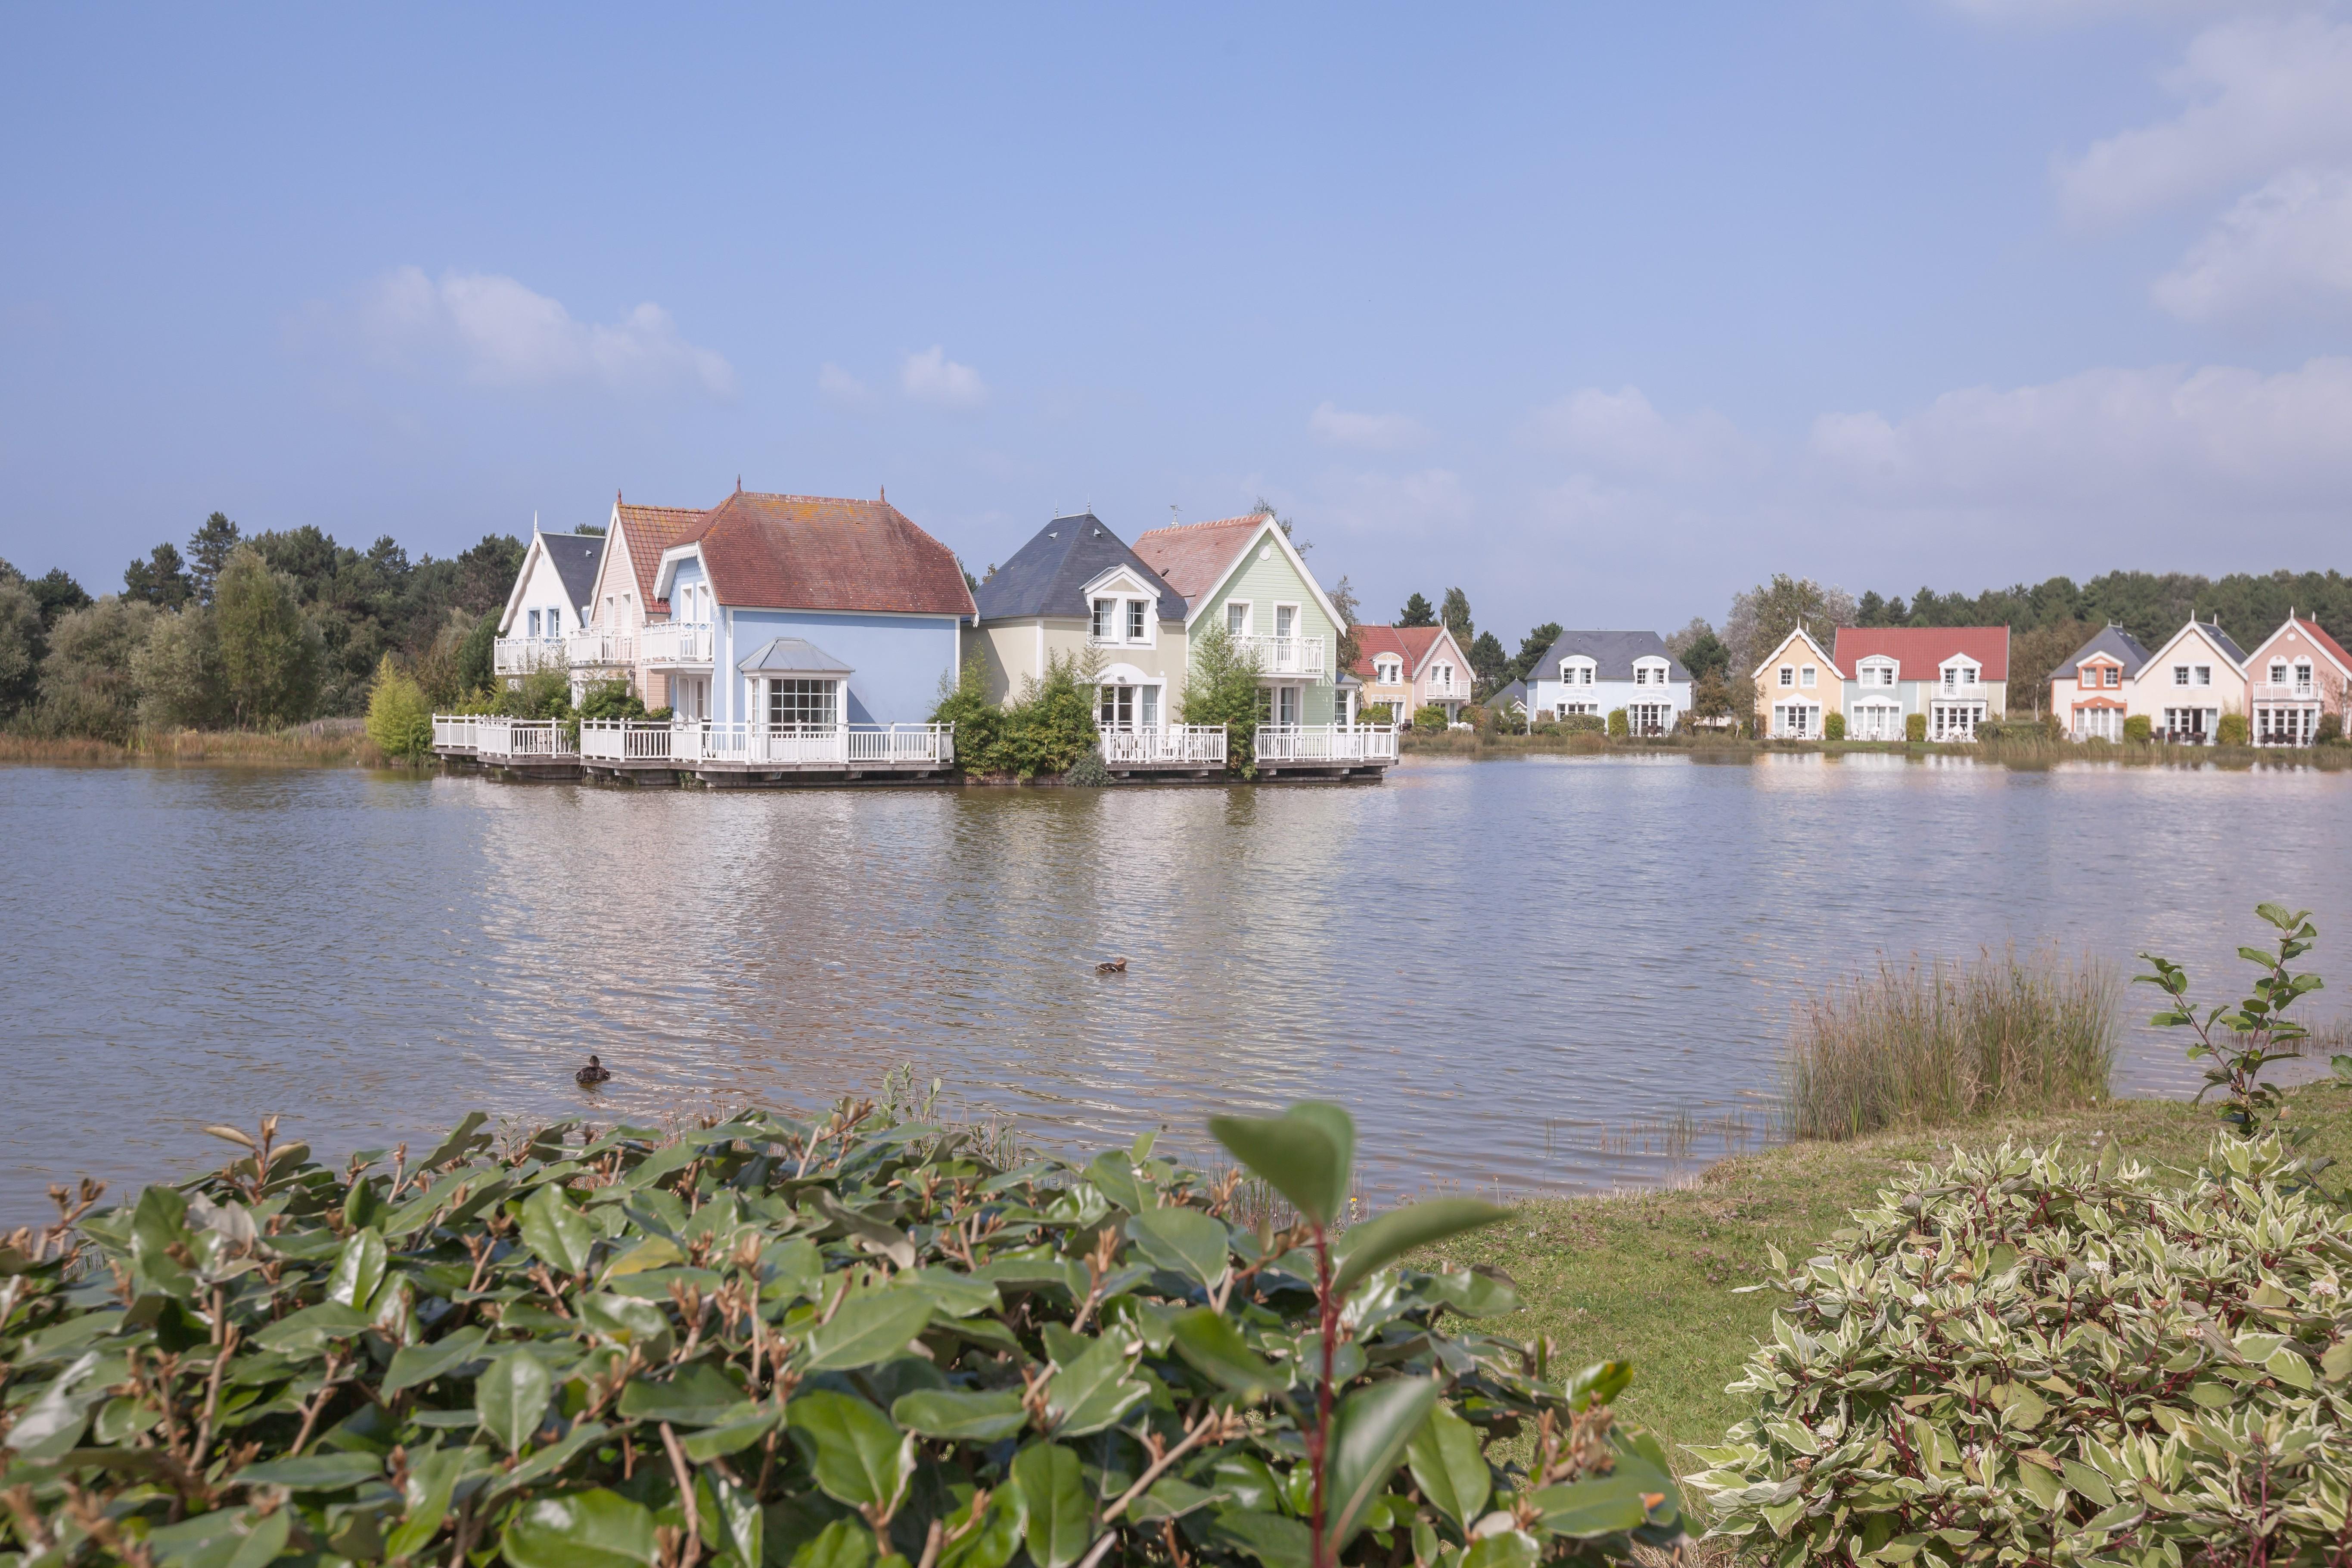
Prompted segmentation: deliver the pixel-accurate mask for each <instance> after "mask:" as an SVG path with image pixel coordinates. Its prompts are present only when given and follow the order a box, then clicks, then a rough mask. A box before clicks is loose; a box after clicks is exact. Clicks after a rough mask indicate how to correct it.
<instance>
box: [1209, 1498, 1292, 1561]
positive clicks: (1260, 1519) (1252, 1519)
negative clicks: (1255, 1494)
mask: <svg viewBox="0 0 2352 1568" xmlns="http://www.w3.org/2000/svg"><path fill="white" fill-rule="evenodd" d="M1209 1539H1210V1540H1212V1541H1217V1542H1223V1543H1225V1544H1226V1545H1229V1546H1233V1547H1235V1548H1237V1549H1239V1550H1241V1551H1243V1552H1248V1553H1249V1554H1250V1555H1251V1556H1253V1557H1255V1558H1256V1559H1257V1560H1258V1561H1259V1562H1260V1563H1264V1564H1265V1568H1310V1565H1309V1563H1308V1557H1307V1554H1308V1553H1309V1552H1311V1551H1312V1550H1313V1548H1314V1542H1315V1538H1314V1536H1313V1535H1312V1534H1310V1533H1308V1531H1307V1526H1306V1525H1304V1524H1302V1523H1300V1522H1299V1521H1297V1520H1295V1519H1286V1518H1284V1517H1283V1516H1282V1515H1281V1514H1278V1513H1259V1512H1257V1511H1255V1510H1247V1509H1230V1510H1226V1511H1225V1512H1223V1513H1221V1514H1219V1515H1217V1520H1216V1522H1215V1523H1214V1524H1213V1525H1211V1526H1210V1527H1209Z"/></svg>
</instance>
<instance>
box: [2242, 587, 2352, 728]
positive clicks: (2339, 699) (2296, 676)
mask: <svg viewBox="0 0 2352 1568" xmlns="http://www.w3.org/2000/svg"><path fill="white" fill-rule="evenodd" d="M2347 689H2352V655H2347V654H2346V653H2345V651H2344V648H2343V646H2342V645H2341V644H2339V643H2337V642H2336V639H2335V638H2334V637H2329V636H2328V635H2327V634H2326V632H2325V631H2322V630H2321V629H2320V627H2319V624H2318V623H2317V622H2316V621H2309V620H2305V619H2304V618H2303V617H2302V616H2295V615H2289V616H2287V618H2286V620H2285V621H2284V623H2282V624H2281V626H2279V629H2278V630H2276V631H2274V632H2273V633H2272V634H2271V635H2270V636H2269V637H2265V638H2263V640H2262V641H2261V642H2260V643H2257V644H2256V645H2255V647H2254V651H2253V652H2252V654H2250V655H2248V656H2247V658H2246V706H2247V732H2248V737H2249V738H2250V739H2251V740H2252V742H2253V743H2254V744H2255V745H2257V746H2308V745H2310V744H2311V743H2312V742H2313V741H2314V740H2315V739H2316V738H2317V736H2318V731H2319V721H2320V720H2321V719H2322V718H2323V717H2325V716H2326V715H2327V714H2330V713H2333V714H2335V715H2336V721H2337V722H2338V723H2339V724H2340V723H2341V722H2342V721H2343V719H2344V700H2345V693H2346V692H2347Z"/></svg>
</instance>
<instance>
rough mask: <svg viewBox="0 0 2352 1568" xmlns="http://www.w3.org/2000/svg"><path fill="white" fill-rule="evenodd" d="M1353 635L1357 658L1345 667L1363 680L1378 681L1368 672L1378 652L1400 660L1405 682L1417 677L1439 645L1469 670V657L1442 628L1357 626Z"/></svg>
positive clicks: (1450, 634)
mask: <svg viewBox="0 0 2352 1568" xmlns="http://www.w3.org/2000/svg"><path fill="white" fill-rule="evenodd" d="M1355 632H1356V647H1357V649H1358V650H1359V651H1358V656H1357V658H1356V662H1355V663H1354V664H1352V665H1350V666H1349V667H1348V668H1350V669H1352V670H1354V671H1355V672H1356V673H1357V674H1358V675H1359V676H1360V677H1362V678H1363V679H1366V680H1377V679H1380V677H1379V676H1378V675H1377V674H1375V673H1374V672H1373V669H1372V656H1373V655H1374V654H1381V653H1392V654H1395V655H1396V656H1397V657H1398V658H1402V660H1403V661H1404V673H1405V679H1408V680H1410V679H1415V678H1417V677H1418V676H1419V675H1420V674H1421V670H1422V667H1423V665H1425V664H1427V663H1428V662H1429V656H1430V655H1431V654H1433V653H1435V652H1436V651H1437V647H1438V645H1439V644H1440V643H1443V644H1444V645H1445V646H1446V647H1450V648H1452V649H1453V650H1454V658H1458V659H1460V660H1461V661H1462V663H1463V667H1464V668H1465V669H1466V668H1468V667H1469V663H1470V656H1469V655H1468V654H1465V653H1464V652H1463V651H1462V645H1461V644H1460V643H1458V642H1456V641H1454V635H1453V633H1452V632H1451V631H1450V630H1449V629H1447V628H1446V627H1445V626H1362V625H1359V626H1357V627H1356V628H1355Z"/></svg>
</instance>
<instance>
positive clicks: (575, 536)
mask: <svg viewBox="0 0 2352 1568" xmlns="http://www.w3.org/2000/svg"><path fill="white" fill-rule="evenodd" d="M539 542H540V545H541V548H543V549H544V550H545V551H546V552H547V561H548V564H549V565H551V566H552V567H554V568H555V576H556V581H558V582H560V583H562V584H563V592H564V595H565V596H566V597H568V598H569V599H571V601H572V608H573V609H574V610H575V611H577V612H579V616H580V619H581V621H582V622H583V623H585V622H586V621H587V619H588V595H590V594H592V593H593V592H595V589H596V563H598V562H599V561H602V560H604V535H603V534H601V533H542V534H541V535H540V536H539Z"/></svg>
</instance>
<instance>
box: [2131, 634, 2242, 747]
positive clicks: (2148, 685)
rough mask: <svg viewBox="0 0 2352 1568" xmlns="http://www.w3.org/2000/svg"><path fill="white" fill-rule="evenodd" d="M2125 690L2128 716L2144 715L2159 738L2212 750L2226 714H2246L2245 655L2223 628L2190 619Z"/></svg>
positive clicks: (2153, 655)
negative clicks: (2207, 747) (2222, 717)
mask: <svg viewBox="0 0 2352 1568" xmlns="http://www.w3.org/2000/svg"><path fill="white" fill-rule="evenodd" d="M2125 692H2126V697H2125V715H2126V717H2127V718H2137V717H2140V716H2143V715H2144V716H2145V717H2146V718H2147V721H2148V728H2149V731H2150V732H2151V733H2153V734H2154V736H2155V737H2156V739H2158V740H2159V741H2168V742H2171V743H2173V744H2174V745H2182V746H2210V745H2211V744H2213V743H2214V742H2215V741H2216V740H2217V739H2218V738H2219V735H2220V731H2221V715H2223V714H2224V713H2243V712H2245V711H2246V695H2247V693H2246V656H2245V653H2244V651H2243V650H2242V649H2241V648H2240V647H2238V645H2237V644H2236V643H2234V642H2231V640H2230V634H2229V633H2227V632H2225V631H2223V630H2222V629H2221V627H2220V626H2215V625H2212V624H2210V623H2209V622H2205V621H2198V620H2191V621H2190V622H2189V624H2188V625H2187V626H2182V627H2181V628H2180V629H2179V631H2177V632H2175V633H2173V634H2172V636H2171V637H2169V638H2168V639H2167V640H2166V642H2165V644H2164V646H2163V647H2159V648H2158V649H2157V650H2156V651H2155V652H2154V653H2152V654H2150V655H2149V656H2148V659H2147V664H2146V665H2144V666H2143V667H2141V669H2140V672H2139V678H2138V679H2137V680H2134V681H2132V682H2130V683H2129V684H2128V685H2127V686H2126V687H2125Z"/></svg>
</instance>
